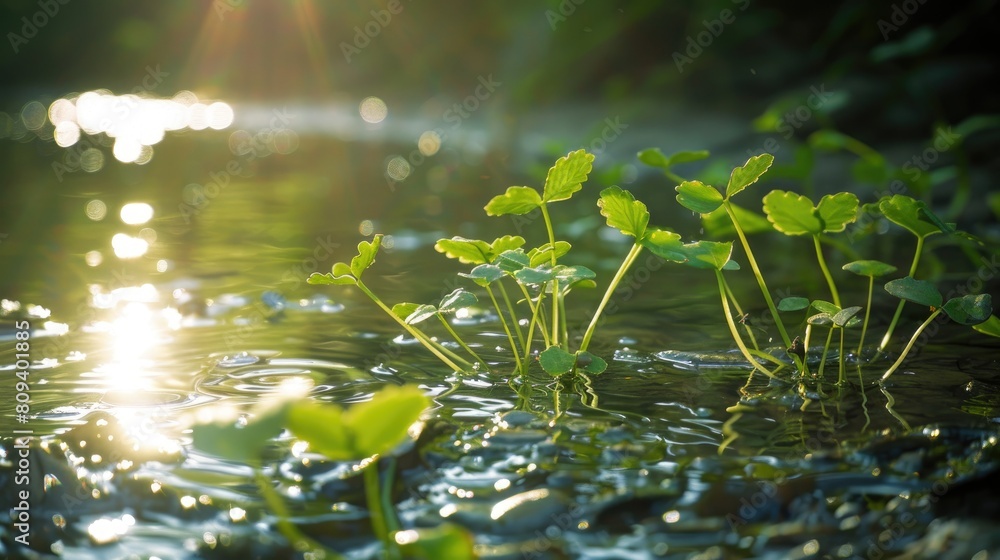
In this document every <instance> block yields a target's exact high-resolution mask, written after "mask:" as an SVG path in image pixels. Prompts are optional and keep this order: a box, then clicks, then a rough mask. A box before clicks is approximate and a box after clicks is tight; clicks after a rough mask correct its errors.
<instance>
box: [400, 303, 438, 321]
mask: <svg viewBox="0 0 1000 560" xmlns="http://www.w3.org/2000/svg"><path fill="white" fill-rule="evenodd" d="M437 314H438V309H437V307H434V306H433V305H430V304H424V305H419V306H417V308H416V309H414V310H413V312H412V313H410V314H409V315H407V317H406V324H407V325H415V324H417V323H422V322H423V321H426V320H427V319H430V318H431V317H433V316H435V315H437Z"/></svg>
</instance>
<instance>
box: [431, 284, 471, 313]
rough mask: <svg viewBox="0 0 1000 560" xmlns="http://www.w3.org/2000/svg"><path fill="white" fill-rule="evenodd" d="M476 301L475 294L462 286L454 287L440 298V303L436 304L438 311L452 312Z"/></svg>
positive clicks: (469, 305)
mask: <svg viewBox="0 0 1000 560" xmlns="http://www.w3.org/2000/svg"><path fill="white" fill-rule="evenodd" d="M477 303H479V298H477V297H476V294H474V293H472V292H470V291H468V290H465V289H462V288H455V289H454V290H452V292H451V293H450V294H448V295H446V296H444V297H443V298H441V303H439V304H438V312H439V313H454V312H456V311H458V310H459V309H462V308H464V307H471V306H473V305H475V304H477Z"/></svg>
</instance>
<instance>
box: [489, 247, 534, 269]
mask: <svg viewBox="0 0 1000 560" xmlns="http://www.w3.org/2000/svg"><path fill="white" fill-rule="evenodd" d="M493 264H495V265H497V266H499V267H500V269H501V270H503V271H504V272H506V273H508V274H513V273H514V272H516V271H518V270H521V269H522V268H524V267H526V266H531V259H530V258H528V255H527V253H525V252H524V249H512V250H508V251H504V252H503V253H500V254H499V255H497V258H495V259H493Z"/></svg>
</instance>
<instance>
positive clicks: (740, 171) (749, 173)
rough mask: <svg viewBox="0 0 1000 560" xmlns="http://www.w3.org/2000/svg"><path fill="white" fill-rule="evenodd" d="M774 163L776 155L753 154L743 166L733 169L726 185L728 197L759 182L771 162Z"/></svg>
mask: <svg viewBox="0 0 1000 560" xmlns="http://www.w3.org/2000/svg"><path fill="white" fill-rule="evenodd" d="M772 163H774V156H772V155H771V154H761V155H759V156H753V157H751V158H750V159H748V160H747V162H746V163H745V164H743V166H742V167H737V168H736V169H733V173H732V175H730V176H729V184H728V185H726V198H731V197H732V196H733V195H735V194H737V193H739V192H740V191H742V190H743V189H745V188H747V187H749V186H750V185H752V184H754V183H756V182H757V179H760V176H761V175H763V174H764V173H765V172H766V171H767V169H768V168H769V167H771V164H772Z"/></svg>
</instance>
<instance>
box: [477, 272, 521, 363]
mask: <svg viewBox="0 0 1000 560" xmlns="http://www.w3.org/2000/svg"><path fill="white" fill-rule="evenodd" d="M485 287H486V293H487V294H489V296H490V301H492V302H493V307H494V308H495V309H496V310H497V316H498V317H500V324H501V325H502V326H503V332H505V333H507V340H508V341H509V342H510V352H511V354H513V355H514V362H515V363H516V364H517V370H518V371H524V370H523V369H522V368H521V356H520V354H518V352H517V345H516V344H514V336H513V335H512V334H511V333H510V327H509V326H507V320H506V319H504V318H503V313H501V312H500V304H499V303H497V298H496V296H495V295H493V290H492V289H490V286H489V284H487V285H486V286H485Z"/></svg>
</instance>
